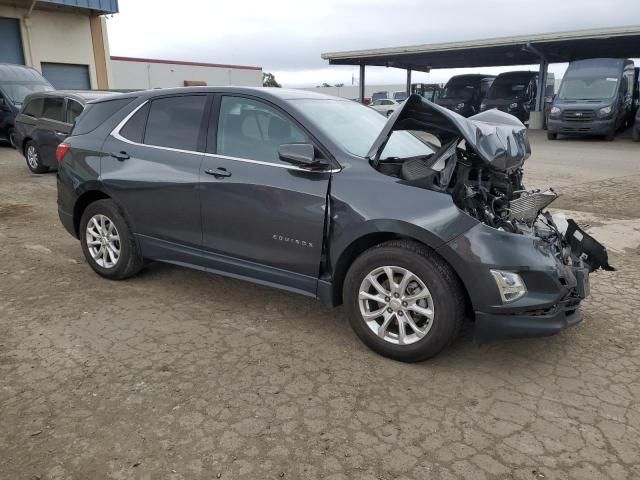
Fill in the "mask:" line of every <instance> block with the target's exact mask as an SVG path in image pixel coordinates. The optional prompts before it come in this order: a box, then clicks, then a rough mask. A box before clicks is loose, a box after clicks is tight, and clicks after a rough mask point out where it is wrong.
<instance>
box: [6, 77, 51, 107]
mask: <svg viewBox="0 0 640 480" xmlns="http://www.w3.org/2000/svg"><path fill="white" fill-rule="evenodd" d="M0 90H2V93H4V94H5V95H6V96H7V97H9V100H11V102H12V103H13V104H14V105H22V103H23V102H24V99H25V97H26V96H27V95H31V94H32V93H37V92H46V91H49V90H53V87H52V86H51V85H49V84H48V83H41V82H29V81H26V82H25V81H15V82H14V81H5V82H0Z"/></svg>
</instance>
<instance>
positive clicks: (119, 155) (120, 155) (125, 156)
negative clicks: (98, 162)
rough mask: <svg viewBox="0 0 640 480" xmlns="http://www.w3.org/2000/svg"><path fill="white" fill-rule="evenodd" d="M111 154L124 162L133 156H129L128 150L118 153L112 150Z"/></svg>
mask: <svg viewBox="0 0 640 480" xmlns="http://www.w3.org/2000/svg"><path fill="white" fill-rule="evenodd" d="M109 155H110V156H112V157H113V158H115V159H116V160H118V161H120V162H122V161H124V160H128V159H129V158H131V157H129V154H128V153H127V152H122V151H120V152H117V153H113V152H112V153H110V154H109Z"/></svg>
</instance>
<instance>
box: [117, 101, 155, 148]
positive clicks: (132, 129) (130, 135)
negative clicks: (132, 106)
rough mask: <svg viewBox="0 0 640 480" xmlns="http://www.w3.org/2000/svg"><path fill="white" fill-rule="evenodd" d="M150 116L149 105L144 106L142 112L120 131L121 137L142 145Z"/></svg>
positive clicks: (135, 115) (134, 116)
mask: <svg viewBox="0 0 640 480" xmlns="http://www.w3.org/2000/svg"><path fill="white" fill-rule="evenodd" d="M148 115H149V104H148V103H147V104H146V105H144V106H143V107H142V108H141V109H140V110H138V111H137V112H136V113H134V114H133V116H132V117H131V118H130V119H129V121H128V122H127V123H126V124H125V126H124V127H122V129H121V130H120V135H122V136H123V137H124V138H126V139H128V140H131V141H132V142H136V143H142V138H143V137H144V127H145V125H146V124H147V116H148Z"/></svg>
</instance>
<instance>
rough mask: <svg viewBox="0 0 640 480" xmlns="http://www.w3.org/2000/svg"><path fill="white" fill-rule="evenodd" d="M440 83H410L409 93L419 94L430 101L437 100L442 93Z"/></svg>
mask: <svg viewBox="0 0 640 480" xmlns="http://www.w3.org/2000/svg"><path fill="white" fill-rule="evenodd" d="M442 88H443V87H442V84H440V83H412V84H411V93H415V94H417V95H420V96H421V97H422V98H425V99H427V100H429V101H430V102H436V103H438V102H437V100H438V98H440V95H441V94H442Z"/></svg>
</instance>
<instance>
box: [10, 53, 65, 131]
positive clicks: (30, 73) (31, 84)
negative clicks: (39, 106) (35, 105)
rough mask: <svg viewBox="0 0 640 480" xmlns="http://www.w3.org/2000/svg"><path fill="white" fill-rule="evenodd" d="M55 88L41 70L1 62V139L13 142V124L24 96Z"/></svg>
mask: <svg viewBox="0 0 640 480" xmlns="http://www.w3.org/2000/svg"><path fill="white" fill-rule="evenodd" d="M47 90H53V87H52V86H51V84H50V83H49V82H47V81H46V80H45V79H44V77H43V76H42V75H40V72H38V71H37V70H34V69H33V68H31V67H25V66H24V65H13V64H11V63H0V141H5V142H9V143H11V142H12V137H13V124H14V121H15V118H16V115H17V114H18V112H19V111H20V108H21V107H22V102H23V101H24V98H25V97H26V96H27V95H29V94H30V93H33V92H42V91H47Z"/></svg>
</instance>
